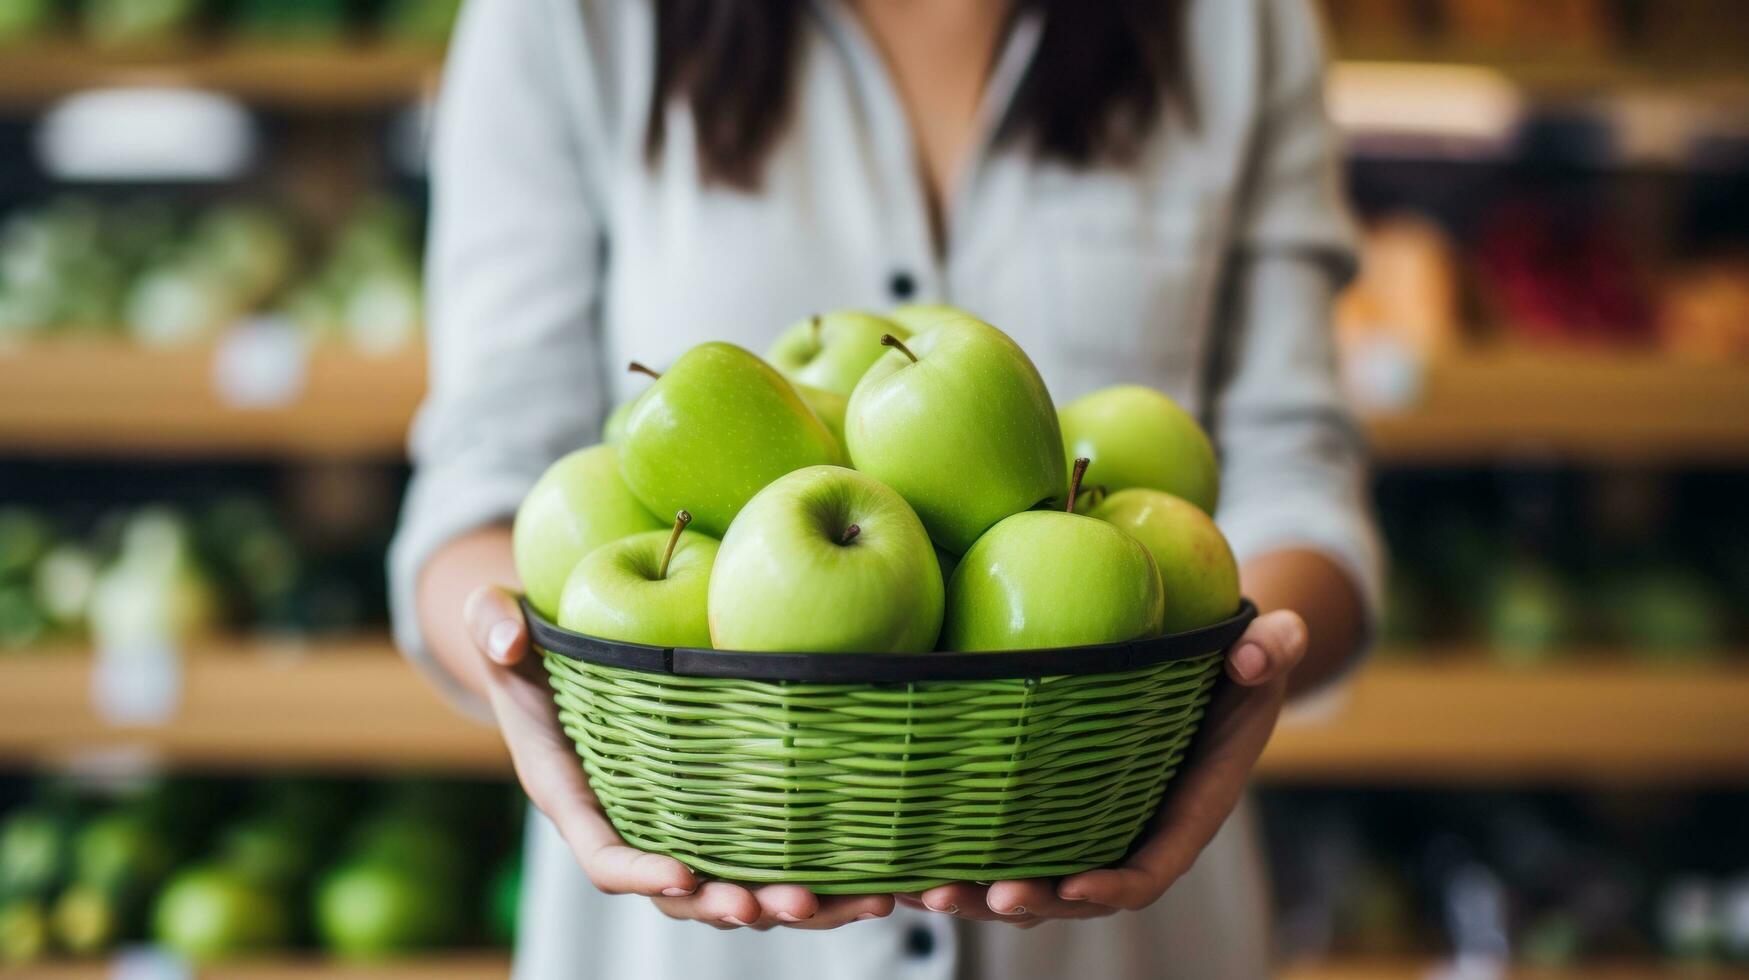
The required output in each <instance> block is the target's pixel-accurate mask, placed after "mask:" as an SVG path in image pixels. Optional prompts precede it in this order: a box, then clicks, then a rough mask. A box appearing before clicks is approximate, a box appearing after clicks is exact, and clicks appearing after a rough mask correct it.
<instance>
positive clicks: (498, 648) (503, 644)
mask: <svg viewBox="0 0 1749 980" xmlns="http://www.w3.org/2000/svg"><path fill="white" fill-rule="evenodd" d="M515 642H516V623H515V622H513V621H511V620H508V619H506V620H503V621H502V622H499V623H496V624H494V625H493V627H492V628H491V629H490V630H489V631H487V633H486V652H487V653H488V654H490V655H491V656H492V659H493V660H496V661H499V662H500V663H502V662H503V661H504V658H506V657H508V656H509V655H510V645H511V644H512V643H515Z"/></svg>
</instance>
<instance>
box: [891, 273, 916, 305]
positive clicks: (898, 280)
mask: <svg viewBox="0 0 1749 980" xmlns="http://www.w3.org/2000/svg"><path fill="white" fill-rule="evenodd" d="M887 290H888V291H889V292H891V293H892V294H893V298H894V299H897V300H906V299H910V298H911V296H912V294H914V293H916V292H917V280H916V279H915V278H913V277H912V275H911V273H909V272H905V271H903V270H901V271H899V272H895V273H893V278H891V279H889V280H888V281H887Z"/></svg>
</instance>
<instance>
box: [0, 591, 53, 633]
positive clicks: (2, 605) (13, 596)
mask: <svg viewBox="0 0 1749 980" xmlns="http://www.w3.org/2000/svg"><path fill="white" fill-rule="evenodd" d="M49 626H50V623H49V616H48V613H47V612H46V611H44V610H43V608H42V607H41V606H39V605H38V604H37V601H36V596H35V595H34V594H33V593H32V592H31V589H30V587H29V586H27V585H25V584H23V583H20V582H0V650H22V649H25V648H26V647H30V646H34V645H36V644H37V643H39V642H41V641H42V639H43V638H44V637H46V636H47V635H48V632H49Z"/></svg>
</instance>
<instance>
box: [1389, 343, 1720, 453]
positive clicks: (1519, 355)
mask: <svg viewBox="0 0 1749 980" xmlns="http://www.w3.org/2000/svg"><path fill="white" fill-rule="evenodd" d="M1404 370H1406V371H1410V372H1414V373H1415V375H1416V376H1415V377H1414V379H1413V381H1414V388H1415V392H1414V394H1413V395H1412V396H1411V397H1409V398H1407V399H1405V400H1404V403H1403V404H1402V405H1400V406H1389V407H1386V406H1377V405H1374V406H1367V407H1365V408H1364V410H1363V411H1362V419H1363V422H1364V426H1365V429H1366V432H1367V436H1368V441H1369V442H1370V444H1371V446H1372V449H1373V452H1374V455H1375V458H1376V459H1378V460H1380V461H1381V462H1385V463H1390V464H1403V463H1410V464H1412V463H1462V462H1472V461H1476V460H1482V459H1512V458H1530V459H1551V458H1555V459H1559V458H1568V459H1580V460H1585V461H1604V462H1617V461H1619V462H1713V461H1719V462H1723V461H1731V462H1738V461H1742V460H1745V459H1749V361H1741V362H1736V363H1731V362H1698V361H1692V360H1684V359H1680V358H1675V357H1668V356H1662V355H1656V354H1649V353H1634V352H1603V351H1570V350H1560V351H1556V350H1520V349H1510V348H1506V349H1495V348H1483V349H1478V350H1466V351H1454V352H1451V353H1449V354H1443V355H1436V356H1433V357H1431V358H1429V359H1428V360H1427V361H1426V362H1425V363H1423V364H1420V365H1415V364H1414V363H1412V362H1406V363H1405V365H1404Z"/></svg>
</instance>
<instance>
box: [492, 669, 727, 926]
mask: <svg viewBox="0 0 1749 980" xmlns="http://www.w3.org/2000/svg"><path fill="white" fill-rule="evenodd" d="M486 677H487V680H486V698H487V702H488V703H489V704H490V705H491V707H492V713H493V715H494V716H496V718H497V720H498V730H499V732H500V733H501V734H502V735H503V737H504V744H505V746H506V747H507V748H508V749H509V750H510V763H511V766H512V767H513V768H514V769H515V770H516V778H517V781H518V782H520V783H521V784H522V787H523V789H524V790H525V791H526V792H527V793H528V798H529V802H531V803H533V804H534V806H535V808H536V809H538V810H540V811H541V812H542V813H544V814H546V815H547V818H548V819H550V820H552V822H553V826H554V827H556V828H557V829H558V831H559V836H561V837H563V838H564V839H565V843H566V844H567V845H569V846H570V848H571V852H572V853H573V854H574V855H575V856H576V858H577V863H578V865H579V866H581V867H582V869H583V871H584V873H585V874H586V875H588V876H589V880H590V881H591V882H592V883H594V884H595V886H596V887H597V888H599V889H601V890H602V891H604V892H608V893H609V894H628V893H629V894H638V895H651V896H654V895H668V896H679V895H689V894H691V893H692V892H693V891H694V890H695V889H696V888H697V887H698V878H697V876H696V875H694V874H693V873H692V871H691V870H690V869H688V868H687V867H686V865H684V864H681V863H680V862H679V861H676V860H674V859H673V858H670V857H664V856H661V855H657V854H648V853H645V852H643V851H639V850H637V849H635V848H632V847H629V846H627V845H626V843H625V841H624V840H623V839H621V838H620V836H619V834H618V833H617V832H616V831H615V830H614V829H613V825H612V824H610V823H608V821H607V817H606V815H605V814H603V813H602V812H601V808H600V805H599V804H598V803H597V802H596V799H595V794H594V793H592V792H590V789H589V783H588V780H587V779H586V778H585V777H584V774H583V767H582V766H580V765H578V764H577V754H576V749H575V748H574V747H573V746H572V745H571V741H570V739H569V738H568V737H566V735H565V733H564V731H563V730H562V729H561V728H560V727H559V721H558V711H557V709H556V708H555V707H554V706H553V698H552V694H551V693H550V692H549V691H548V690H547V688H546V685H544V684H541V683H538V682H536V681H532V680H530V679H528V678H525V677H523V676H522V675H520V674H518V673H516V672H515V671H511V670H489V671H487V672H486Z"/></svg>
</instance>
